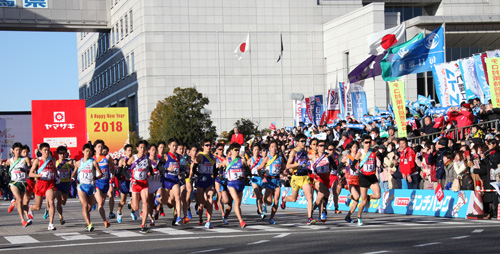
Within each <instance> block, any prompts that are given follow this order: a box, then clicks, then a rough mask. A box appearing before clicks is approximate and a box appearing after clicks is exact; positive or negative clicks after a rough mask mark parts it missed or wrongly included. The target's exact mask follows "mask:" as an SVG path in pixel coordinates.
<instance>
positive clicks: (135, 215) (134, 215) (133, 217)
mask: <svg viewBox="0 0 500 254" xmlns="http://www.w3.org/2000/svg"><path fill="white" fill-rule="evenodd" d="M130 216H131V217H132V220H137V214H135V212H134V211H132V212H131V213H130Z"/></svg>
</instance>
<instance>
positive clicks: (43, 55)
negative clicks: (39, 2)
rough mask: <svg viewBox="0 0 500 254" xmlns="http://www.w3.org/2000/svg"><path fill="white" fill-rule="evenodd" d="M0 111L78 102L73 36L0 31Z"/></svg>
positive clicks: (75, 54) (74, 36)
mask: <svg viewBox="0 0 500 254" xmlns="http://www.w3.org/2000/svg"><path fill="white" fill-rule="evenodd" d="M0 38H1V40H0V48H2V49H3V50H1V53H0V74H1V77H2V78H1V79H0V91H1V92H0V96H1V98H0V111H31V100H62V99H78V60H77V48H76V34H75V33H68V32H10V31H0Z"/></svg>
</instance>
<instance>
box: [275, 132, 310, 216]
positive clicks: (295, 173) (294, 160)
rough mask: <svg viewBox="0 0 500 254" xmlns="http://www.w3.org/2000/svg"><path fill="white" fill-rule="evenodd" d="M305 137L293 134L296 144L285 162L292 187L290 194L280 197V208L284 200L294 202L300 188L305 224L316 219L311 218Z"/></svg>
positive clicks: (283, 206)
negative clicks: (304, 205) (302, 196)
mask: <svg viewBox="0 0 500 254" xmlns="http://www.w3.org/2000/svg"><path fill="white" fill-rule="evenodd" d="M306 140H307V137H306V135H304V134H298V135H296V136H295V142H297V146H296V148H295V149H293V150H292V151H291V152H290V155H289V156H288V161H287V163H286V170H288V171H289V172H290V173H291V174H292V179H291V181H290V185H291V187H292V195H290V196H287V197H285V196H283V197H282V199H281V209H285V207H286V202H296V200H297V196H298V194H299V190H300V189H302V191H303V192H304V196H305V198H306V200H307V217H308V220H307V225H311V224H316V220H314V219H313V218H312V211H313V200H312V199H313V190H312V187H311V178H310V177H309V175H308V172H309V170H308V166H307V162H308V158H307V152H306V151H305V146H306Z"/></svg>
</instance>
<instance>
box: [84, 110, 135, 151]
mask: <svg viewBox="0 0 500 254" xmlns="http://www.w3.org/2000/svg"><path fill="white" fill-rule="evenodd" d="M128 117H129V116H128V108H88V109H87V137H88V140H90V141H92V142H94V141H96V140H97V139H101V140H103V141H104V143H105V144H106V146H107V147H108V148H109V155H111V157H113V158H115V159H116V158H120V157H121V156H123V155H124V154H125V151H124V150H123V147H124V146H125V145H126V144H128V143H129V136H128V135H129V126H128Z"/></svg>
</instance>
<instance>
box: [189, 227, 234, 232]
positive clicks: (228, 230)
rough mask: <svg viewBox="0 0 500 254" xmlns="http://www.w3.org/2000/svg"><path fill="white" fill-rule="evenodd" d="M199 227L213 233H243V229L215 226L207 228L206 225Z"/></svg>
mask: <svg viewBox="0 0 500 254" xmlns="http://www.w3.org/2000/svg"><path fill="white" fill-rule="evenodd" d="M196 228H197V229H201V230H203V231H206V232H212V233H241V232H243V231H241V230H237V229H231V228H223V227H214V228H212V229H207V228H205V227H196Z"/></svg>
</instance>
